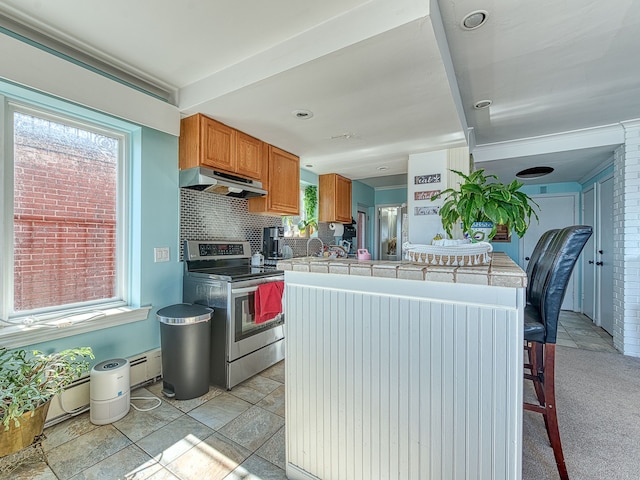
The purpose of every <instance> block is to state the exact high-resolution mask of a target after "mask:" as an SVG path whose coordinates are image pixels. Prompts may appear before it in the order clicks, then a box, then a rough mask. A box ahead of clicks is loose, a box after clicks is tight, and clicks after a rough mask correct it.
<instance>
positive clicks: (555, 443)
mask: <svg viewBox="0 0 640 480" xmlns="http://www.w3.org/2000/svg"><path fill="white" fill-rule="evenodd" d="M544 350H545V351H544V396H545V398H546V404H545V405H544V407H545V413H544V418H545V424H546V425H547V432H548V434H549V442H550V443H551V448H553V455H554V457H555V459H556V465H557V466H558V473H559V474H560V478H561V479H562V480H569V473H568V472H567V466H566V464H565V462H564V454H563V452H562V442H561V441H560V430H559V428H558V415H557V413H556V394H555V357H556V346H555V344H552V343H548V344H546V345H545V346H544Z"/></svg>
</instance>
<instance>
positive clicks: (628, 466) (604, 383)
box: [522, 346, 640, 480]
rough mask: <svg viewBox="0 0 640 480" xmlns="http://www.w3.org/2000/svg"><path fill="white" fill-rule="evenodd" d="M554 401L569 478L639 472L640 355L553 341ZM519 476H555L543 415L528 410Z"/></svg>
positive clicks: (528, 479) (529, 392) (531, 479)
mask: <svg viewBox="0 0 640 480" xmlns="http://www.w3.org/2000/svg"><path fill="white" fill-rule="evenodd" d="M524 394H525V398H533V388H532V386H531V382H530V381H527V380H525V392H524ZM556 404H557V411H558V420H559V424H560V436H561V438H562V445H563V448H564V456H565V462H566V464H567V469H568V471H569V476H570V477H571V479H575V480H589V479H598V480H601V479H607V480H614V479H620V480H622V479H624V480H629V479H638V478H640V358H632V357H625V356H624V355H621V354H616V353H605V352H594V351H589V350H581V349H577V348H571V347H562V346H557V347H556ZM522 478H523V480H544V479H557V478H558V472H557V469H556V464H555V460H554V457H553V451H552V450H551V447H550V445H549V440H548V437H547V433H546V430H545V428H544V421H543V419H542V415H540V414H536V413H533V412H526V411H525V412H524V415H523V454H522Z"/></svg>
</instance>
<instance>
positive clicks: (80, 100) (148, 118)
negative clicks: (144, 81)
mask: <svg viewBox="0 0 640 480" xmlns="http://www.w3.org/2000/svg"><path fill="white" fill-rule="evenodd" d="M16 59H20V60H19V61H18V60H16ZM0 64H1V65H2V73H1V74H0V77H2V78H6V79H7V80H9V81H11V82H14V83H18V84H20V85H24V86H27V87H30V88H33V89H35V90H38V91H41V92H45V93H48V94H51V95H55V96H56V97H59V98H61V99H63V100H68V101H70V102H73V103H76V104H78V105H82V106H86V107H88V108H92V109H95V110H98V111H101V112H104V113H107V114H109V115H114V116H116V117H118V118H122V119H125V120H130V121H132V122H134V123H137V124H139V125H145V126H147V127H151V128H154V129H156V130H160V131H162V132H166V133H169V134H171V135H175V136H176V137H177V136H179V135H180V112H179V111H178V108H177V107H176V106H174V105H170V104H168V103H166V102H163V101H162V100H158V99H157V98H154V97H152V96H150V95H147V94H146V93H142V92H139V91H137V90H134V89H133V88H130V87H127V86H125V85H123V84H121V83H118V82H115V81H113V80H110V79H108V78H106V77H104V76H102V75H100V74H98V73H94V72H92V71H90V70H87V69H86V68H84V67H81V66H79V65H75V64H73V63H71V62H69V61H67V60H64V59H62V58H60V57H56V56H55V55H52V54H50V53H48V52H45V51H43V50H40V49H38V48H35V47H32V46H31V45H28V44H26V43H24V42H21V41H20V40H17V39H15V38H12V37H9V36H8V35H2V34H0ZM43 72H46V74H43Z"/></svg>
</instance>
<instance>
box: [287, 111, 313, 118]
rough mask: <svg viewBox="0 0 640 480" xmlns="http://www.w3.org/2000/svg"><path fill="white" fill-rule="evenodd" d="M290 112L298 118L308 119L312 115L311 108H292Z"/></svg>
mask: <svg viewBox="0 0 640 480" xmlns="http://www.w3.org/2000/svg"><path fill="white" fill-rule="evenodd" d="M291 114H292V115H293V116H294V117H296V118H299V119H300V120H308V119H310V118H311V117H313V112H312V111H311V110H294V111H293V112H291Z"/></svg>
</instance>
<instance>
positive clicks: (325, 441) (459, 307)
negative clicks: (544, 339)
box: [278, 253, 526, 480]
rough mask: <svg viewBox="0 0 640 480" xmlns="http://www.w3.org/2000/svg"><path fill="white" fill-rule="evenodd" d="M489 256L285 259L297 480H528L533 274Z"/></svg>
mask: <svg viewBox="0 0 640 480" xmlns="http://www.w3.org/2000/svg"><path fill="white" fill-rule="evenodd" d="M492 257H493V259H492V261H491V264H490V265H484V266H473V267H448V266H440V265H433V266H424V265H417V264H411V263H402V262H376V261H369V262H358V261H356V260H327V259H322V258H310V257H305V258H302V259H291V260H288V261H283V262H279V264H278V268H280V269H282V270H285V286H286V288H285V300H284V301H285V305H284V308H285V315H286V319H287V320H286V445H287V446H286V461H287V465H286V467H287V476H288V478H290V479H293V480H308V479H323V480H337V479H349V480H356V479H360V480H369V479H416V480H418V479H419V480H440V479H445V478H446V479H509V480H512V479H517V478H520V476H521V458H522V457H521V455H522V361H523V358H522V357H523V348H522V346H523V327H522V325H523V309H524V303H525V288H524V287H526V274H525V273H524V272H523V271H522V270H521V269H520V268H519V267H518V266H517V265H516V264H515V263H514V262H513V261H511V259H509V258H508V257H507V256H506V255H504V254H501V253H493V254H492Z"/></svg>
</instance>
